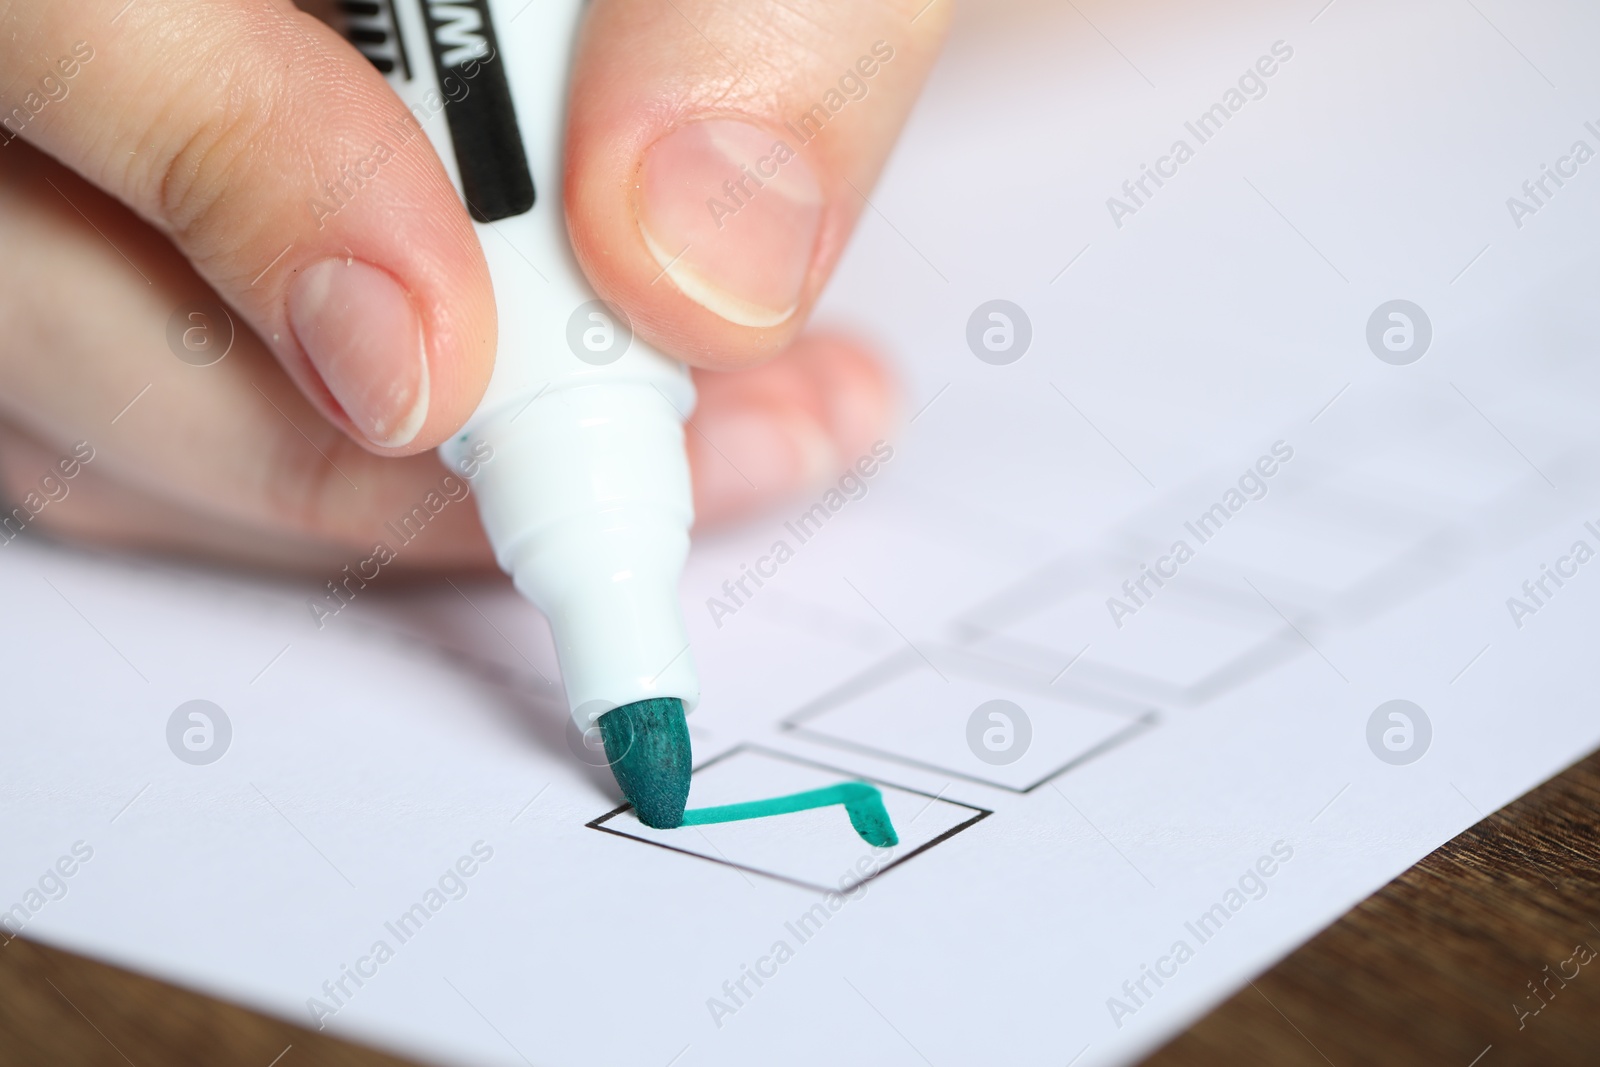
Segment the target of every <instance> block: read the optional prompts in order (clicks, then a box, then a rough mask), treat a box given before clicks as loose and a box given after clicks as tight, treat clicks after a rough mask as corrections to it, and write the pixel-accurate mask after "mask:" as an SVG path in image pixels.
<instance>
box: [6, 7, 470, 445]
mask: <svg viewBox="0 0 1600 1067" xmlns="http://www.w3.org/2000/svg"><path fill="white" fill-rule="evenodd" d="M0 22H3V29H4V31H5V32H0V69H3V70H6V71H8V72H10V73H12V74H14V75H16V78H15V80H14V81H12V82H11V83H10V87H9V88H7V89H6V90H5V99H4V101H3V104H0V126H3V132H0V156H3V154H4V152H5V148H4V147H3V145H4V144H5V143H8V142H9V141H10V140H11V139H12V138H14V137H19V136H20V137H22V138H25V139H27V140H29V141H31V142H33V143H34V144H35V145H37V146H38V147H40V148H41V149H43V150H44V151H46V152H48V153H50V154H51V155H53V156H55V157H56V158H57V159H59V160H60V161H61V162H63V163H65V164H66V165H67V166H69V167H72V168H73V169H74V170H76V171H78V172H79V173H80V174H82V175H84V176H85V177H86V178H88V179H89V180H90V181H92V182H94V183H95V184H97V185H99V186H100V187H101V188H103V189H104V190H106V191H107V192H109V193H110V194H111V195H113V196H115V197H117V198H118V199H120V200H122V201H123V202H124V203H126V204H127V205H128V206H129V207H131V208H133V210H135V211H136V212H138V213H139V214H140V215H141V216H142V217H143V218H144V219H145V220H146V221H148V222H150V223H151V224H152V225H153V226H155V227H156V228H157V229H158V230H160V231H161V232H162V233H164V234H166V235H167V236H168V237H170V238H171V239H172V241H173V242H174V243H175V244H176V245H177V246H178V248H179V250H180V251H181V252H183V254H184V255H185V256H186V257H187V258H188V259H189V260H190V261H191V262H192V263H193V264H194V266H195V268H196V269H197V270H198V271H199V273H200V274H201V276H202V277H204V278H205V280H206V281H207V282H209V283H210V284H211V285H212V286H213V287H214V288H215V289H216V291H217V292H218V293H219V294H220V295H221V296H222V297H223V299H224V300H226V301H227V302H228V303H229V304H230V305H232V306H233V307H234V308H235V309H237V310H238V311H239V312H240V313H241V314H242V315H243V317H244V318H245V319H246V320H247V321H248V322H249V324H250V325H251V326H252V327H254V329H255V330H256V332H257V333H258V334H260V336H261V337H262V338H263V339H264V340H265V341H266V342H267V344H268V346H269V347H270V348H271V349H272V350H273V352H274V353H275V354H276V356H277V358H278V359H279V361H280V362H282V364H283V365H284V367H285V368H286V369H287V371H288V372H289V374H290V376H291V377H292V378H293V379H294V380H295V382H296V383H297V384H298V385H299V386H300V388H301V389H302V390H303V391H304V392H305V393H306V395H307V396H308V397H309V398H310V399H311V401H312V402H313V403H314V404H316V405H317V406H318V407H319V408H320V409H321V410H322V411H323V413H324V414H326V415H327V416H328V417H329V418H330V419H332V420H333V421H334V422H335V423H337V424H339V425H341V426H343V427H345V429H346V430H347V431H348V432H350V433H351V434H352V436H354V437H355V438H356V439H357V440H358V441H361V442H363V443H365V444H367V445H368V446H369V447H371V448H372V449H373V450H375V451H380V452H385V453H391V454H402V453H411V452H418V451H421V450H422V449H424V448H427V447H431V446H433V445H437V444H438V443H439V442H440V441H442V440H443V439H445V438H446V437H447V436H448V435H449V434H450V433H451V432H453V431H454V430H455V429H456V428H457V427H458V426H459V425H460V424H461V422H462V421H464V420H465V419H466V417H467V416H468V415H469V414H470V413H471V411H472V408H473V406H474V405H475V404H476V403H477V401H478V399H479V397H480V396H481V395H482V393H483V389H484V387H485V385H486V383H487V382H488V377H489V372H490V369H491V367H492V365H493V357H494V341H495V320H494V302H493V296H492V294H491V291H490V287H489V276H488V268H487V266H486V264H485V263H484V260H483V253H482V250H481V249H480V248H479V246H478V242H477V238H476V236H475V234H474V233H473V230H472V225H471V222H470V221H469V220H468V218H467V215H466V212H465V210H464V209H463V208H462V206H461V203H460V200H459V199H458V198H457V196H456V194H455V192H454V190H453V189H452V187H451V185H450V182H449V178H448V177H447V176H446V174H445V171H444V168H443V166H442V165H441V164H440V162H439V159H438V157H437V156H436V155H435V154H434V152H433V149H432V147H431V146H430V145H429V143H428V138H427V137H426V136H424V133H423V130H422V128H421V127H420V126H419V125H418V120H417V119H416V118H415V117H414V116H413V115H412V114H411V113H410V112H408V111H407V110H406V109H405V108H404V107H403V106H402V105H401V103H400V101H399V99H398V98H397V97H396V96H395V95H394V94H393V93H392V92H391V91H390V89H389V88H388V86H387V85H386V84H385V83H384V81H383V79H382V77H381V76H380V75H379V74H378V73H377V71H376V70H374V69H373V67H372V65H371V64H370V63H369V62H368V61H367V60H366V59H364V58H363V57H362V56H361V55H360V54H359V53H358V52H356V51H355V49H353V48H351V47H350V46H349V45H347V44H346V43H345V42H344V41H343V40H342V39H341V38H340V37H339V36H338V35H337V34H336V33H334V32H333V31H332V30H331V29H329V28H328V27H327V26H325V25H323V24H322V23H320V22H318V21H317V20H315V19H313V18H312V17H310V16H309V15H305V14H302V13H301V12H299V11H296V10H295V9H294V8H293V7H291V6H290V5H289V4H288V3H286V2H281V0H140V2H137V3H133V4H125V3H124V2H123V0H101V2H97V3H94V4H89V3H72V4H62V3H59V2H57V0H18V2H16V3H12V4H8V5H5V6H4V8H3V15H0ZM58 192H60V190H58ZM63 195H65V193H63ZM130 263H131V261H130Z"/></svg>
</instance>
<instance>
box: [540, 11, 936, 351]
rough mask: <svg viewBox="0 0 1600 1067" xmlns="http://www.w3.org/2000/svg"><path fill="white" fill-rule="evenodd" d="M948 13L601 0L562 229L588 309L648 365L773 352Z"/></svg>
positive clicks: (582, 73)
mask: <svg viewBox="0 0 1600 1067" xmlns="http://www.w3.org/2000/svg"><path fill="white" fill-rule="evenodd" d="M950 6H951V5H950V2H949V0H934V2H932V3H930V2H929V0H896V2H877V3H861V2H860V0H806V2H804V3H801V4H797V5H784V4H778V3H769V2H766V0H743V2H736V3H729V2H726V0H672V2H671V3H661V2H660V0H595V2H594V4H593V6H592V9H591V11H590V13H589V15H588V18H587V20H586V22H585V25H584V29H583V33H582V35H581V38H580V40H579V48H578V57H577V63H576V67H575V70H574V80H573V87H572V94H571V100H572V103H571V105H570V111H569V115H568V125H567V145H566V183H565V185H566V203H567V221H568V226H569V228H570V230H571V233H572V240H573V246H574V248H575V249H576V251H577V254H578V258H579V260H580V262H582V264H583V266H584V269H585V271H586V272H587V273H588V275H589V278H590V280H591V281H592V282H593V283H594V285H595V287H596V289H598V290H599V292H600V294H601V295H602V296H604V297H606V298H607V299H610V300H612V301H614V302H616V303H617V304H619V305H620V306H622V307H623V308H625V309H626V310H627V312H628V314H629V315H630V317H631V318H632V320H633V325H634V327H635V328H636V329H638V330H639V331H640V332H641V333H642V334H643V335H644V336H646V337H647V338H649V339H650V340H651V341H652V342H654V343H655V344H656V345H657V346H658V347H660V348H662V349H663V350H664V351H667V352H669V353H671V354H672V355H675V356H677V357H679V358H681V359H686V360H688V361H690V362H692V363H695V364H697V365H699V366H702V367H723V368H726V367H731V366H739V365H743V364H747V363H750V362H753V361H756V360H758V359H761V358H765V357H767V356H770V355H772V354H774V353H775V352H777V351H778V350H779V349H781V348H783V347H785V346H786V345H787V344H788V343H789V342H790V341H791V340H792V339H793V337H794V335H795V333H796V331H797V330H798V329H799V327H800V326H801V325H802V324H803V322H804V319H805V316H806V314H807V312H808V311H809V309H810V307H811V304H812V302H813V301H814V300H815V299H816V297H817V294H818V293H819V292H820V290H821V289H822V287H823V285H824V283H825V282H826V281H827V279H828V275H829V274H830V273H831V271H832V270H833V267H834V264H835V262H836V261H837V260H838V258H839V254H840V252H841V251H842V250H843V247H844V244H845V241H846V240H847V239H848V237H849V235H850V231H851V230H852V229H853V227H854V225H855V221H856V218H857V217H858V216H859V214H860V212H861V209H862V207H863V204H864V202H863V194H865V193H867V192H868V191H869V190H870V189H871V187H872V184H873V182H874V180H875V179H876V178H877V175H878V171H879V170H880V169H881V168H882V166H883V162H884V159H885V157H886V156H887V155H888V152H889V149H890V147H891V146H892V144H893V142H894V139H895V137H896V135H897V134H898V133H899V131H900V127H901V125H902V124H903V123H904V121H905V118H906V115H907V113H908V112H909V110H910V108H911V105H912V103H913V101H914V100H915V98H916V95H917V92H918V91H919V90H920V89H921V87H922V82H923V79H924V77H925V76H926V74H927V71H928V68H929V66H930V65H931V64H932V62H933V58H934V55H935V53H936V51H937V49H938V45H939V42H940V41H941V39H942V37H943V34H944V29H945V24H946V22H947V20H948V15H949V8H950Z"/></svg>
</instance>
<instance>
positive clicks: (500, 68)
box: [422, 0, 534, 222]
mask: <svg viewBox="0 0 1600 1067" xmlns="http://www.w3.org/2000/svg"><path fill="white" fill-rule="evenodd" d="M422 9H423V11H424V12H425V14H426V21H427V24H428V45H429V47H430V48H431V49H432V50H433V69H434V70H435V71H436V72H437V73H438V75H439V95H440V96H442V97H443V98H444V113H445V121H447V122H448V123H449V124H450V142H451V144H453V145H454V146H455V150H456V170H457V171H459V172H460V174H461V192H462V199H464V200H465V201H466V202H467V210H468V211H469V212H471V213H472V217H473V218H474V219H477V220H478V221H479V222H493V221H494V220H496V219H504V218H509V217H511V216H512V215H521V214H522V213H524V212H526V211H527V210H529V209H530V208H532V207H533V199H534V193H533V174H532V173H530V172H529V170H528V155H527V152H526V150H525V149H524V148H523V145H522V131H521V130H520V129H518V127H517V113H516V109H515V108H513V107H512V105H511V86H510V85H509V84H508V83H507V81H506V71H505V63H504V60H503V59H502V58H501V56H500V42H499V41H498V40H496V38H495V33H494V22H493V21H492V20H491V19H490V17H489V4H488V0H423V2H422Z"/></svg>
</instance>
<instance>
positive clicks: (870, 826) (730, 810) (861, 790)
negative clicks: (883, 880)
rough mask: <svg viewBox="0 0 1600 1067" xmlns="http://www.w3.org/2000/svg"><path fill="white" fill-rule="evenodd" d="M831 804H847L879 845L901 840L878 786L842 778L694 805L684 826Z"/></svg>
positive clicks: (853, 821)
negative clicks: (781, 793) (760, 796)
mask: <svg viewBox="0 0 1600 1067" xmlns="http://www.w3.org/2000/svg"><path fill="white" fill-rule="evenodd" d="M830 804H843V805H844V810H845V814H847V815H849V816H850V825H851V826H853V827H855V828H856V833H858V834H860V835H861V840H863V841H865V842H866V843H867V844H869V845H876V846H877V847H879V848H892V847H893V846H895V845H898V844H899V843H900V838H899V836H898V835H897V834H896V833H895V832H894V824H893V823H892V822H890V821H889V812H888V809H886V808H885V807H884V806H883V794H882V793H880V792H878V789H877V787H876V786H870V785H868V784H867V783H866V782H840V783H839V784H838V785H830V786H826V787H824V788H822V789H812V790H809V791H807V792H804V793H793V794H790V795H789V796H786V797H773V798H772V799H771V800H747V801H745V802H744V803H743V804H722V805H719V806H718V807H715V808H692V809H690V810H689V811H686V812H684V813H683V825H684V826H704V825H706V824H707V823H714V822H739V821H741V820H743V819H765V818H767V817H768V816H771V815H788V814H789V813H791V812H796V811H809V810H811V809H812V808H826V807H828V806H829V805H830Z"/></svg>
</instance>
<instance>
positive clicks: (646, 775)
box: [600, 697, 693, 830]
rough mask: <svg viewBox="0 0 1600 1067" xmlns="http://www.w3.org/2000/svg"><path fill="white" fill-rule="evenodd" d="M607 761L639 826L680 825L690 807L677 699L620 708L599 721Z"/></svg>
mask: <svg viewBox="0 0 1600 1067" xmlns="http://www.w3.org/2000/svg"><path fill="white" fill-rule="evenodd" d="M600 737H601V740H602V741H604V742H605V746H606V759H607V760H609V761H610V763H611V773H612V774H614V775H616V778H617V785H619V786H621V787H622V795H623V797H625V798H626V799H627V800H628V802H629V803H631V804H632V805H633V810H634V812H635V813H637V814H638V816H639V821H640V822H642V823H644V824H645V825H646V826H653V827H655V828H656V829H659V830H670V829H673V828H674V827H678V826H682V825H683V809H684V807H685V806H686V805H687V804H688V803H689V772H690V770H691V769H692V765H693V758H692V756H691V753H690V751H689V723H688V722H687V721H686V720H685V719H684V716H683V701H681V700H679V699H677V698H676V697H663V698H660V699H652V700H641V701H639V702H637V703H634V704H624V705H622V707H620V708H613V709H612V710H611V711H608V712H606V713H605V714H604V715H602V716H600Z"/></svg>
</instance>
